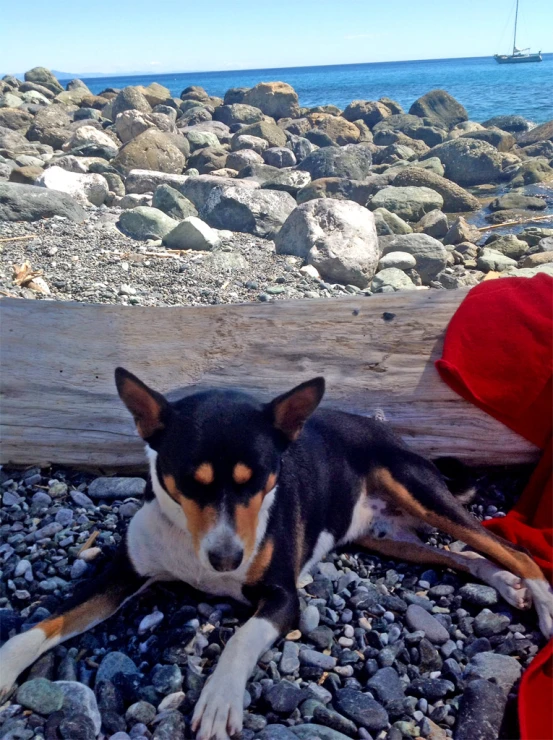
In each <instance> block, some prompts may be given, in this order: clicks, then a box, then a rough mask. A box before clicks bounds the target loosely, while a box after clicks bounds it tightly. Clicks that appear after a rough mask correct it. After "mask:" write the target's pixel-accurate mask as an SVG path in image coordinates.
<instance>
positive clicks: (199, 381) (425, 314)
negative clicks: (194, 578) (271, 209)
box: [0, 290, 537, 470]
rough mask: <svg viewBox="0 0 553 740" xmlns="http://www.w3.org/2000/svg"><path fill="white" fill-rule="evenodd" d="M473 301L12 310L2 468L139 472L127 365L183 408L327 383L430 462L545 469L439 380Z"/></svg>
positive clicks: (422, 298)
mask: <svg viewBox="0 0 553 740" xmlns="http://www.w3.org/2000/svg"><path fill="white" fill-rule="evenodd" d="M465 293H466V291H461V290H457V291H445V290H444V291H412V292H408V293H407V292H402V293H394V294H389V295H382V296H372V297H371V298H366V297H363V298H357V297H352V298H342V299H331V300H314V301H289V302H275V303H272V304H261V303H252V304H245V305H238V306H236V305H233V306H229V305H222V306H210V307H199V308H191V307H175V308H146V307H138V306H137V307H124V306H110V305H86V304H78V303H59V302H54V301H25V300H13V299H4V300H2V301H1V306H0V324H1V341H2V352H1V356H0V362H1V365H0V369H1V392H2V418H1V422H2V429H1V432H0V434H1V439H2V445H1V458H0V459H1V461H2V462H3V463H9V462H11V463H14V464H45V463H49V462H53V463H57V464H63V465H71V466H77V467H78V466H81V467H94V468H101V469H106V470H108V469H111V470H122V469H128V470H130V469H133V468H137V467H141V466H142V465H143V459H144V458H143V448H142V443H141V442H140V441H139V440H138V439H137V436H136V434H135V431H134V428H133V425H132V422H131V419H130V417H129V414H128V412H127V411H126V409H125V408H124V407H123V405H122V404H121V402H120V401H119V399H118V398H117V395H116V393H115V386H114V382H113V370H114V368H115V367H116V366H117V365H123V366H124V367H126V368H128V369H129V370H131V371H132V372H134V373H136V374H137V375H138V376H139V377H141V378H143V379H144V380H145V381H146V382H147V383H149V384H151V385H152V386H154V387H155V388H158V389H159V390H161V391H164V392H168V391H172V392H174V395H175V396H176V395H178V394H179V393H180V394H181V395H182V394H183V392H188V391H190V390H196V389H198V388H200V387H206V386H218V387H232V388H242V389H246V390H249V391H251V392H253V393H256V394H258V395H260V396H261V397H263V398H266V399H268V398H270V397H271V396H274V395H276V394H277V393H280V392H282V391H283V390H286V389H288V388H289V387H291V386H293V385H294V384H296V383H299V382H301V381H303V380H306V379H307V378H310V377H312V376H314V375H321V374H322V375H324V376H325V377H326V379H327V388H328V391H327V397H326V399H327V403H330V404H333V405H335V406H338V407H341V408H343V409H346V410H351V411H356V412H358V413H363V414H370V413H371V412H373V411H374V409H376V408H380V409H382V410H383V411H384V412H385V414H386V417H387V418H388V419H389V421H390V422H391V424H392V425H393V426H394V427H395V428H396V429H397V430H398V432H399V433H400V434H402V435H403V436H404V437H405V438H406V439H407V440H408V442H409V443H410V444H411V445H412V446H413V448H414V449H415V450H418V451H420V452H422V453H423V454H426V455H428V456H430V457H438V456H442V455H455V456H457V457H459V458H460V459H462V460H465V461H467V462H469V463H472V464H484V463H485V464H503V463H520V462H528V461H532V460H535V459H536V457H537V450H536V448H534V447H533V446H532V445H531V444H529V443H528V442H526V441H525V440H523V439H522V438H521V437H519V436H517V435H516V434H514V433H513V432H511V431H509V430H508V429H507V428H506V427H504V426H503V425H502V424H500V423H499V422H497V421H495V420H494V419H492V418H491V417H490V416H488V415H487V414H485V413H484V412H482V411H480V410H479V409H477V408H475V407H473V406H472V405H471V404H469V403H467V402H465V401H463V400H462V399H461V398H459V397H458V396H457V395H456V394H455V393H453V391H451V390H450V389H449V388H448V387H447V386H446V385H445V384H444V383H443V382H442V381H441V380H440V379H439V376H438V374H437V372H436V370H435V368H434V364H433V360H435V359H436V358H438V357H439V356H440V354H441V351H442V341H443V336H444V332H445V328H446V326H447V323H448V321H449V319H450V318H451V316H452V315H453V313H454V312H455V310H456V308H457V307H458V305H459V303H460V302H461V300H462V299H463V297H464V295H465ZM170 395H173V393H171V394H170Z"/></svg>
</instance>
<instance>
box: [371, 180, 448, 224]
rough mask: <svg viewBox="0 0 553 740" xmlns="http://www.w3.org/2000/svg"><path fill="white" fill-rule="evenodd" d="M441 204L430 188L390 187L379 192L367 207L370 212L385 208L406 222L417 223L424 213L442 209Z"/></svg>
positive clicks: (437, 195)
mask: <svg viewBox="0 0 553 740" xmlns="http://www.w3.org/2000/svg"><path fill="white" fill-rule="evenodd" d="M443 204H444V201H443V198H442V196H441V195H440V194H439V193H437V192H436V191H435V190H431V189H430V188H426V187H413V186H407V187H396V186H394V185H390V186H389V187H386V188H382V190H379V191H378V193H376V194H375V195H374V196H373V197H372V200H371V201H370V202H369V204H368V207H369V208H370V209H371V210H372V211H374V210H375V209H377V208H386V209H387V210H388V211H391V212H392V213H395V214H396V215H397V216H399V217H400V218H403V219H405V220H406V221H418V220H419V219H420V218H422V217H423V216H424V214H425V213H429V212H430V211H433V210H435V209H436V208H438V209H439V208H442V206H443Z"/></svg>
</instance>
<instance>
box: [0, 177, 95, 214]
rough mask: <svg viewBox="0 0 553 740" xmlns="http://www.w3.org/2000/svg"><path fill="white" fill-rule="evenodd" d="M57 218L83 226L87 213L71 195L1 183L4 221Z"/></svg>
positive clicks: (0, 202)
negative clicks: (60, 217)
mask: <svg viewBox="0 0 553 740" xmlns="http://www.w3.org/2000/svg"><path fill="white" fill-rule="evenodd" d="M53 216H62V217H64V218H67V219H69V220H70V221H74V222H76V223H81V222H82V221H84V220H85V218H86V211H85V210H84V209H83V208H82V206H81V205H80V204H79V203H77V202H76V201H75V200H74V199H73V198H72V197H71V196H70V195H68V194H67V193H62V192H59V191H54V190H47V189H46V188H41V187H36V186H35V185H23V184H19V183H11V182H10V183H8V182H0V221H38V220H40V219H42V218H52V217H53Z"/></svg>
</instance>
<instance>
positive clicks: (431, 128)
mask: <svg viewBox="0 0 553 740" xmlns="http://www.w3.org/2000/svg"><path fill="white" fill-rule="evenodd" d="M381 131H400V132H401V133H403V134H405V135H406V136H409V137H410V138H412V139H418V140H420V141H424V143H425V144H427V145H428V146H436V145H437V144H440V143H441V142H442V141H444V140H445V138H446V136H447V131H446V129H445V128H444V127H443V126H442V125H441V124H440V125H437V121H436V125H431V119H428V118H420V117H419V116H414V115H411V114H409V113H400V114H394V115H391V116H390V117H389V118H385V119H384V120H383V121H380V122H379V123H377V124H376V125H375V126H374V128H373V131H372V133H373V136H375V140H376V135H377V134H379V133H380V132H381Z"/></svg>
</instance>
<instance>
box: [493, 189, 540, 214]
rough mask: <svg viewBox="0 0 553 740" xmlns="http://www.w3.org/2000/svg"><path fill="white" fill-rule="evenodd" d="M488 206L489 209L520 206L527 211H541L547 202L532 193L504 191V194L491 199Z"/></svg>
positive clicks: (501, 209)
mask: <svg viewBox="0 0 553 740" xmlns="http://www.w3.org/2000/svg"><path fill="white" fill-rule="evenodd" d="M488 207H489V209H490V211H503V210H506V209H510V208H520V209H522V210H528V211H543V210H545V208H546V207H547V203H546V201H545V200H544V199H543V198H537V197H535V196H532V195H522V193H506V194H505V195H502V196H500V197H499V198H496V199H495V200H492V202H491V203H490V205H489V206H488Z"/></svg>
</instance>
